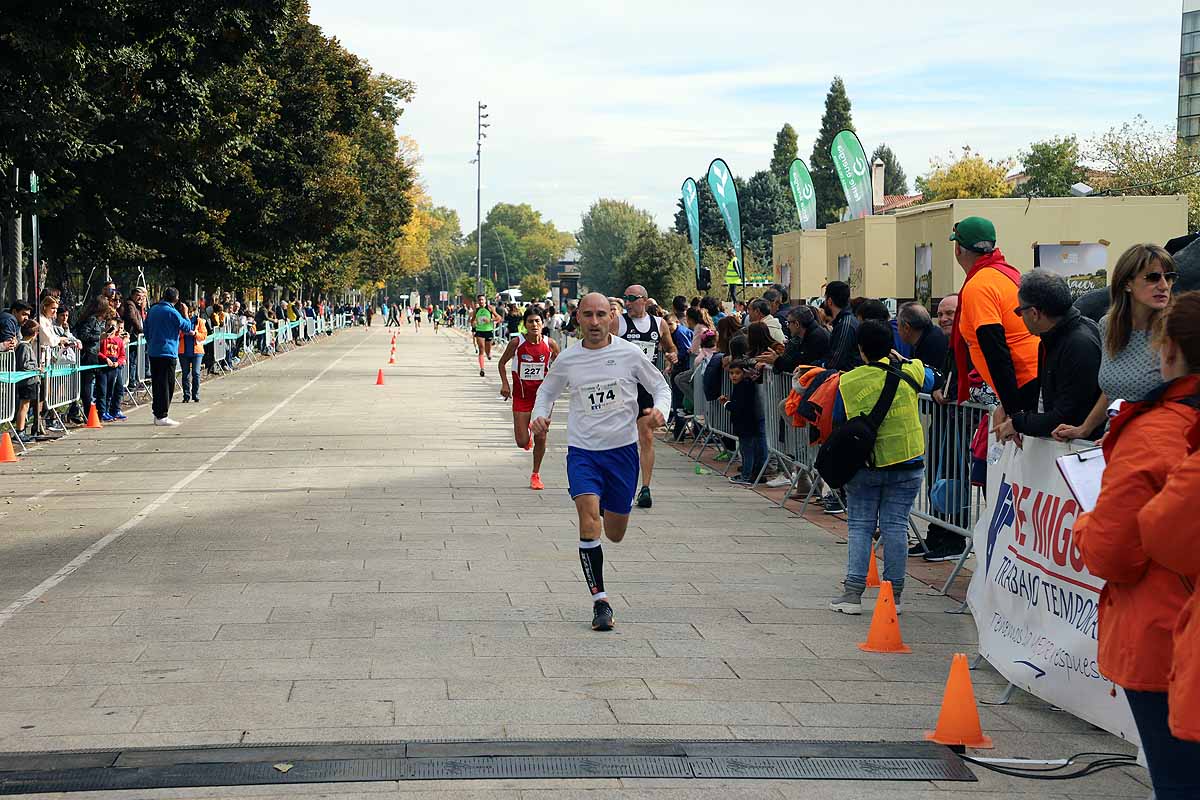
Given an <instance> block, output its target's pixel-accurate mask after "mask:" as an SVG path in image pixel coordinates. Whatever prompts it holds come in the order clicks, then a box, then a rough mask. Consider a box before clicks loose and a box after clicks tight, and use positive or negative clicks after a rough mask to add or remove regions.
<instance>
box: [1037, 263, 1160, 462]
mask: <svg viewBox="0 0 1200 800" xmlns="http://www.w3.org/2000/svg"><path fill="white" fill-rule="evenodd" d="M1178 278H1179V271H1178V269H1177V268H1176V266H1175V260H1174V259H1173V258H1171V256H1170V254H1169V253H1167V251H1166V250H1164V249H1162V248H1161V247H1159V246H1158V245H1154V244H1135V245H1134V246H1133V247H1130V248H1129V249H1128V250H1126V251H1125V252H1124V253H1123V254H1122V255H1121V258H1120V259H1119V260H1118V261H1117V265H1116V267H1114V268H1113V276H1112V283H1111V285H1110V286H1109V290H1108V291H1109V307H1108V313H1107V314H1106V315H1105V316H1104V317H1102V318H1101V319H1100V337H1101V340H1102V346H1101V348H1100V376H1099V382H1100V398H1099V399H1098V400H1097V401H1096V405H1095V406H1094V407H1093V408H1092V411H1091V413H1090V414H1088V416H1087V419H1085V420H1084V421H1083V423H1082V424H1080V425H1059V426H1058V427H1057V428H1055V429H1054V431H1053V433H1052V435H1053V436H1054V438H1055V439H1057V440H1059V441H1060V442H1065V441H1070V440H1071V439H1081V438H1083V437H1085V436H1087V435H1088V433H1090V432H1092V431H1096V430H1098V429H1100V426H1101V424H1103V422H1104V419H1105V416H1106V415H1107V413H1108V407H1109V405H1110V404H1111V403H1112V401H1114V400H1125V401H1129V402H1135V401H1139V400H1144V399H1145V398H1146V395H1148V394H1149V393H1150V392H1152V391H1154V390H1155V389H1157V388H1158V387H1159V385H1160V384H1161V383H1162V377H1161V375H1160V374H1159V369H1158V362H1159V357H1158V352H1157V351H1156V350H1155V349H1154V348H1153V347H1151V344H1150V338H1151V330H1152V328H1153V326H1154V323H1155V321H1156V320H1157V319H1158V317H1159V314H1161V313H1162V310H1163V309H1164V308H1166V307H1167V304H1168V303H1169V302H1171V287H1172V285H1174V283H1175V281H1176V280H1177V279H1178Z"/></svg>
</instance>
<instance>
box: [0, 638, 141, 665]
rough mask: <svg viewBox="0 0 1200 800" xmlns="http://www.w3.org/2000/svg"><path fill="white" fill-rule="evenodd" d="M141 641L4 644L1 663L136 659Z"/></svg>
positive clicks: (126, 660)
mask: <svg viewBox="0 0 1200 800" xmlns="http://www.w3.org/2000/svg"><path fill="white" fill-rule="evenodd" d="M145 647H146V645H144V644H136V643H135V644H101V645H95V646H88V647H77V646H75V645H67V644H47V645H33V646H29V647H5V648H3V649H0V665H3V666H26V665H29V664H52V665H59V664H104V663H109V662H129V661H133V660H135V659H136V658H137V657H138V656H140V655H141V654H142V651H143V650H144V649H145Z"/></svg>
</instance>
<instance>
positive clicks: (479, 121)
mask: <svg viewBox="0 0 1200 800" xmlns="http://www.w3.org/2000/svg"><path fill="white" fill-rule="evenodd" d="M476 105H477V107H476V109H475V114H476V118H475V124H476V127H475V133H476V136H475V159H474V160H473V161H471V162H470V163H471V164H474V165H475V294H477V295H478V294H480V293H481V292H482V291H483V272H482V270H483V188H482V187H483V140H484V139H486V138H487V134H486V133H484V131H483V129H484V128H487V127H490V126H489V124H488V123H486V122H484V120H485V119H487V118H488V115H487V114H485V113H483V112H484V109H486V108H487V105H486V104H485V103H484V102H483V101H482V100H480V101H479V102H478V103H477V104H476Z"/></svg>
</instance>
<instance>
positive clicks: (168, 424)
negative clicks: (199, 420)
mask: <svg viewBox="0 0 1200 800" xmlns="http://www.w3.org/2000/svg"><path fill="white" fill-rule="evenodd" d="M154 424H155V425H161V426H162V427H164V428H174V427H176V426H178V425H179V423H178V422H176V421H175V420H173V419H171V418H170V417H161V418H157V417H156V418H155V420H154Z"/></svg>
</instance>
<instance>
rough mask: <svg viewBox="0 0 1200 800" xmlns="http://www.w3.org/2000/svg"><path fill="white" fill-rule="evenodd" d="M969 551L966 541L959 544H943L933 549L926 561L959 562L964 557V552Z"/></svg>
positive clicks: (962, 540) (963, 540) (926, 555)
mask: <svg viewBox="0 0 1200 800" xmlns="http://www.w3.org/2000/svg"><path fill="white" fill-rule="evenodd" d="M966 549H967V542H966V540H965V539H960V540H959V541H958V542H953V541H949V542H943V543H942V544H941V545H939V546H938V547H935V548H933V549H932V550H930V551H929V552H928V553H926V554H925V560H926V561H928V562H930V563H935V562H938V561H957V560H958V559H959V558H961V557H962V554H963V551H964V550H966Z"/></svg>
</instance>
